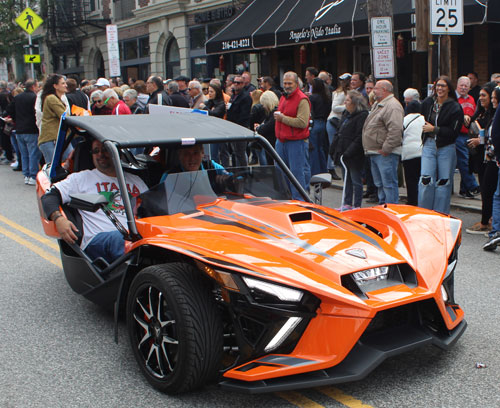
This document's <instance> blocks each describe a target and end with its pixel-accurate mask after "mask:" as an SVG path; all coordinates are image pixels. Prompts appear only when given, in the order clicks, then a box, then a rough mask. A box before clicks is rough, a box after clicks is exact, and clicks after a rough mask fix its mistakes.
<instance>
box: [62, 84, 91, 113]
mask: <svg viewBox="0 0 500 408" xmlns="http://www.w3.org/2000/svg"><path fill="white" fill-rule="evenodd" d="M66 97H67V98H68V102H69V109H70V112H71V107H72V106H73V105H76V106H79V107H80V108H83V109H88V107H89V98H88V96H87V95H85V93H84V92H82V91H80V90H79V89H75V90H74V91H73V92H69V93H67V94H66Z"/></svg>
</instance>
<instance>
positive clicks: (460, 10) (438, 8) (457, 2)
mask: <svg viewBox="0 0 500 408" xmlns="http://www.w3.org/2000/svg"><path fill="white" fill-rule="evenodd" d="M429 1H430V3H431V7H430V17H431V34H445V35H446V34H448V35H461V34H463V33H464V4H463V0H429Z"/></svg>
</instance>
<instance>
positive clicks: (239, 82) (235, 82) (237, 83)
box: [233, 81, 243, 85]
mask: <svg viewBox="0 0 500 408" xmlns="http://www.w3.org/2000/svg"><path fill="white" fill-rule="evenodd" d="M242 83H243V82H241V81H234V82H233V84H236V85H239V84H242Z"/></svg>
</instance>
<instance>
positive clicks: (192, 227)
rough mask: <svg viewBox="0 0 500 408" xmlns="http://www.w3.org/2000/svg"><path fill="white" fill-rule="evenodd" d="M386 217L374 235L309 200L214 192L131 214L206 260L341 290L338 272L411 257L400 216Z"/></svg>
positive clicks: (144, 229) (155, 241)
mask: <svg viewBox="0 0 500 408" xmlns="http://www.w3.org/2000/svg"><path fill="white" fill-rule="evenodd" d="M355 212H356V211H352V212H351V213H355ZM392 222H393V223H395V224H398V225H399V227H395V228H389V227H388V228H387V231H386V234H385V237H381V236H380V234H377V233H376V232H374V231H372V230H370V229H369V228H366V227H364V226H362V225H360V223H359V222H355V221H353V220H352V219H350V218H348V217H345V216H344V215H343V214H341V213H339V212H337V211H335V210H332V209H327V208H325V207H320V206H317V205H313V204H307V203H299V202H279V201H272V200H267V199H249V200H239V201H228V200H222V199H220V200H217V201H216V202H214V203H211V204H207V205H203V206H200V207H198V211H195V212H193V213H191V214H176V215H171V216H162V217H153V218H145V219H142V220H139V221H138V229H139V232H140V234H141V235H142V236H143V237H144V239H146V240H147V241H148V242H149V243H150V244H152V245H159V246H167V247H170V248H172V247H182V248H185V249H188V250H189V251H190V252H191V254H192V253H194V254H200V255H201V256H202V257H203V259H204V260H207V261H208V262H213V263H216V264H219V265H227V266H237V267H239V268H244V269H246V270H249V271H252V272H253V273H258V274H263V275H266V276H268V277H270V278H272V279H273V280H276V281H281V282H283V283H288V284H293V285H298V286H303V285H306V286H310V285H314V286H315V287H316V288H318V285H319V286H322V287H324V288H325V289H326V288H328V292H330V291H331V289H332V288H335V290H340V291H341V292H343V293H344V294H345V293H350V292H348V291H346V290H344V289H343V288H342V287H341V286H340V285H341V277H342V275H344V274H349V273H352V272H355V271H359V270H364V269H369V268H373V267H376V266H384V265H391V264H397V263H405V262H406V263H409V264H410V265H411V264H412V263H413V258H414V256H412V255H411V252H412V243H411V242H410V241H409V240H408V237H403V236H402V235H404V231H405V230H404V228H402V227H401V224H402V223H401V221H399V220H398V219H397V218H395V219H394V220H393V221H392ZM148 237H149V238H148ZM136 245H139V243H136Z"/></svg>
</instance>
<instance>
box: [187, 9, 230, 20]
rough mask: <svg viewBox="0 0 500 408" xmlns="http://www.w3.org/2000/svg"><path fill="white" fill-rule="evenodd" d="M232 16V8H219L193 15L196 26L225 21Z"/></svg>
mask: <svg viewBox="0 0 500 408" xmlns="http://www.w3.org/2000/svg"><path fill="white" fill-rule="evenodd" d="M232 16H234V7H220V8H218V9H215V10H208V11H204V12H203V13H196V14H195V15H194V22H195V23H196V24H203V23H211V22H213V21H219V20H226V19H228V18H231V17H232Z"/></svg>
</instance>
